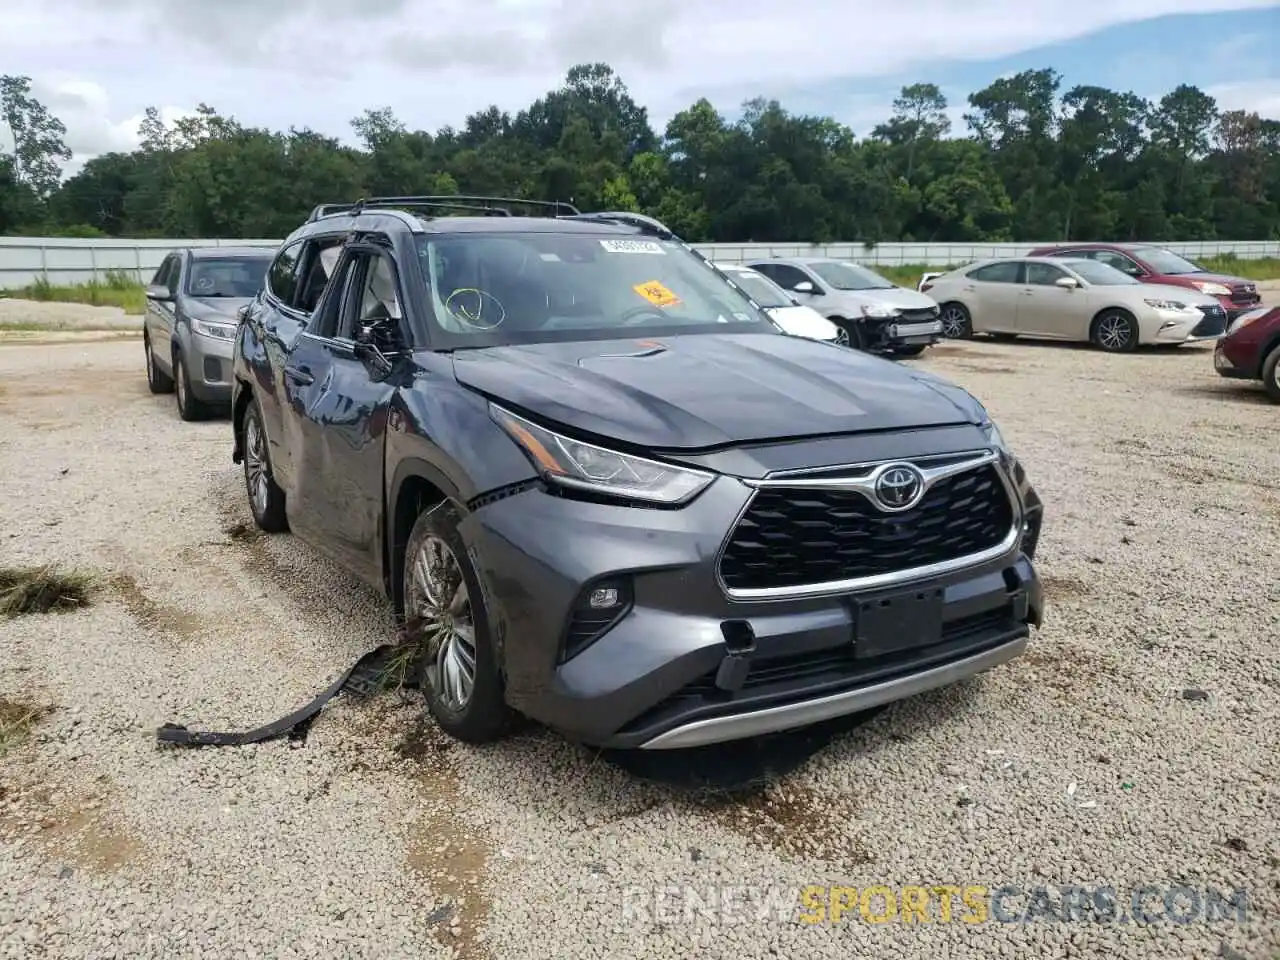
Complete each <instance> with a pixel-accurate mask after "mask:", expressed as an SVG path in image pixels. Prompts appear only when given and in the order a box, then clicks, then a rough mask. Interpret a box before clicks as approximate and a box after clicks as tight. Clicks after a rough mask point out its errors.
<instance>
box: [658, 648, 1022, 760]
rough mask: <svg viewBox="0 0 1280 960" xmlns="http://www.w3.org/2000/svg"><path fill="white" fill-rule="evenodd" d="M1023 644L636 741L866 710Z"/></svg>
mask: <svg viewBox="0 0 1280 960" xmlns="http://www.w3.org/2000/svg"><path fill="white" fill-rule="evenodd" d="M1026 649H1027V638H1026V637H1020V638H1018V639H1017V640H1012V641H1010V642H1008V643H1004V644H1001V645H1000V646H998V647H995V648H994V649H991V650H984V651H983V652H982V653H977V654H974V655H973V656H971V657H965V658H964V659H962V660H956V661H953V662H952V663H946V664H943V665H941V666H938V667H934V668H932V669H930V670H923V671H921V672H919V673H913V674H909V675H907V676H904V677H897V678H895V679H893V680H886V681H884V682H883V683H877V684H872V685H871V686H868V687H859V688H858V689H856V690H846V691H844V692H843V693H835V694H831V695H829V696H825V697H818V698H817V699H814V700H801V701H799V702H797V703H790V704H785V705H783V706H778V707H769V708H767V709H764V710H754V711H750V712H747V713H737V714H730V715H728V716H723V717H711V718H709V719H706V720H696V721H694V722H692V723H687V724H684V725H683V726H679V727H675V728H673V729H671V730H668V731H666V732H665V733H661V734H659V735H658V736H656V737H654V738H653V739H651V740H647V741H645V742H644V743H642V744H641V745H640V749H642V750H680V749H684V748H687V747H702V746H706V745H707V744H712V743H723V742H725V741H728V740H740V739H744V738H746V737H756V736H761V735H763V734H768V733H779V732H781V731H783V730H793V729H795V728H796V727H806V726H809V725H810V724H814V723H820V722H822V721H823V720H831V719H834V718H835V717H842V716H846V715H848V714H850V713H857V712H859V711H861V710H869V709H871V708H872V707H878V706H880V705H882V704H886V703H892V702H893V701H895V700H901V699H903V698H904V697H911V696H914V695H916V694H918V693H924V692H926V691H928V690H935V689H937V688H938V687H945V686H947V685H948V684H951V683H955V682H956V681H957V680H963V679H964V678H966V677H970V676H973V675H974V674H975V673H981V672H982V671H984V670H989V669H991V668H992V667H997V666H999V665H1000V664H1002V663H1007V662H1008V661H1010V660H1013V659H1014V658H1015V657H1018V656H1020V655H1021V654H1022V653H1023V652H1024V651H1025V650H1026Z"/></svg>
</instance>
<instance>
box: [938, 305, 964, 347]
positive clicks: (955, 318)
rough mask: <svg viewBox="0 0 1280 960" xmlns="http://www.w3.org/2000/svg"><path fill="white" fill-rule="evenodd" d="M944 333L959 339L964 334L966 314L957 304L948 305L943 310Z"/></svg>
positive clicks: (945, 335)
mask: <svg viewBox="0 0 1280 960" xmlns="http://www.w3.org/2000/svg"><path fill="white" fill-rule="evenodd" d="M941 320H942V335H943V336H944V337H949V338H951V339H952V340H959V339H960V338H961V337H963V336H964V327H965V315H964V311H963V310H961V309H960V308H959V307H957V306H954V305H953V306H950V307H947V308H946V309H945V310H943V311H942V316H941Z"/></svg>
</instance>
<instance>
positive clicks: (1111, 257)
mask: <svg viewBox="0 0 1280 960" xmlns="http://www.w3.org/2000/svg"><path fill="white" fill-rule="evenodd" d="M1090 255H1091V257H1092V259H1094V260H1097V261H1098V262H1099V263H1105V264H1106V265H1107V266H1108V267H1115V268H1116V269H1117V270H1119V271H1120V272H1121V273H1127V274H1128V275H1129V276H1131V277H1140V276H1142V268H1140V267H1139V266H1138V265H1137V264H1136V263H1134V262H1133V261H1132V260H1130V259H1129V258H1128V257H1126V256H1125V255H1124V254H1122V253H1116V252H1115V251H1113V250H1092V251H1090Z"/></svg>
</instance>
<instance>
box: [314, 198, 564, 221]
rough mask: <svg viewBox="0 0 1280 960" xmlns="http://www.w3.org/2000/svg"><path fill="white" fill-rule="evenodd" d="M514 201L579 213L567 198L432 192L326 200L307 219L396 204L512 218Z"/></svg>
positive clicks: (549, 213) (552, 212)
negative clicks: (347, 199)
mask: <svg viewBox="0 0 1280 960" xmlns="http://www.w3.org/2000/svg"><path fill="white" fill-rule="evenodd" d="M511 204H520V205H522V206H525V207H529V208H532V209H534V210H540V211H545V212H546V215H547V216H552V217H555V216H560V215H562V214H563V213H567V214H568V215H571V216H572V215H577V214H578V208H577V207H575V206H574V205H573V204H571V203H568V202H566V201H563V200H520V199H517V198H515V197H482V196H471V195H463V196H454V195H435V194H432V195H424V196H404V197H366V198H362V199H360V200H356V201H354V202H350V203H322V204H320V205H319V206H317V207H316V208H315V209H314V210H312V211H311V216H310V217H308V218H307V221H308V222H311V221H312V220H318V219H320V218H321V217H325V216H328V215H330V214H333V213H339V212H342V213H354V214H359V213H360V212H361V211H362V210H366V209H371V208H378V209H387V208H396V207H400V208H404V209H427V210H440V209H454V210H468V211H482V212H485V213H487V214H488V215H489V216H497V217H510V216H513V214H512V212H511V209H510V206H509V205H511Z"/></svg>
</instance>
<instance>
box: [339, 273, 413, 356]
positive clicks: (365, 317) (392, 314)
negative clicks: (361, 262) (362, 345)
mask: <svg viewBox="0 0 1280 960" xmlns="http://www.w3.org/2000/svg"><path fill="white" fill-rule="evenodd" d="M359 306H360V309H359V315H358V316H357V317H356V319H355V324H354V326H353V327H351V328H350V329H348V330H346V331H344V332H343V333H342V334H341V336H346V337H349V338H350V339H352V340H354V339H355V335H356V333H357V331H359V330H360V329H361V328H363V327H365V326H367V325H369V324H373V323H378V322H379V321H391V323H389V324H387V326H394V325H395V324H397V323H399V321H400V317H401V312H400V294H399V292H398V290H397V287H396V272H395V267H394V266H393V265H392V263H391V260H390V258H388V257H382V256H375V257H371V258H370V260H369V265H368V269H366V270H365V272H364V282H363V284H362V285H361V290H360V302H359Z"/></svg>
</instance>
